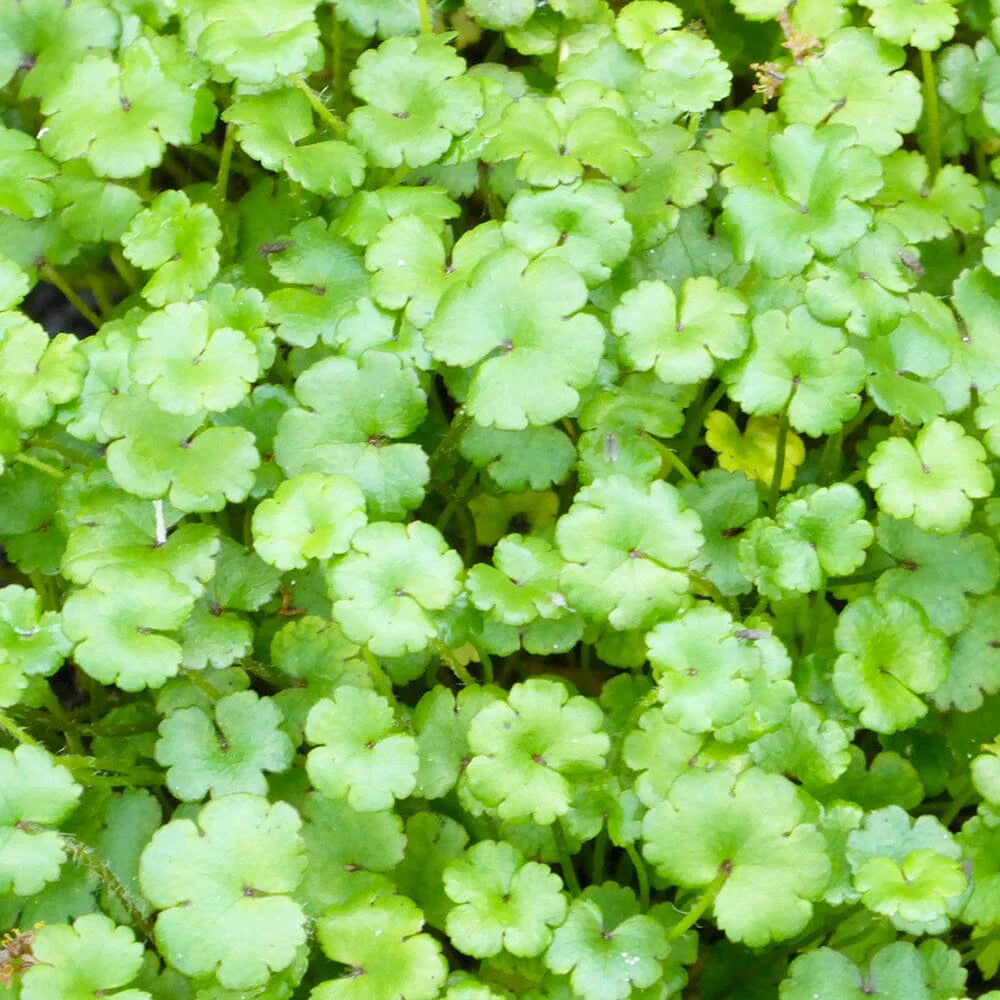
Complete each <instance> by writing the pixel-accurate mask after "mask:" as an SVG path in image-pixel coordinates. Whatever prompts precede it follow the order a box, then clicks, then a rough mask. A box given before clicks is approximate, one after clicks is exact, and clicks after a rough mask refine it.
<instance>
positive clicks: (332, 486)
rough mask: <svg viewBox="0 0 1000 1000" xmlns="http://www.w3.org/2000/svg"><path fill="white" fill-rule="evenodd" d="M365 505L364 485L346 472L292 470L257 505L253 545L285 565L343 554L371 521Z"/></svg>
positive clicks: (274, 562) (281, 566)
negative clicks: (352, 539) (327, 474)
mask: <svg viewBox="0 0 1000 1000" xmlns="http://www.w3.org/2000/svg"><path fill="white" fill-rule="evenodd" d="M364 507H365V498H364V495H363V494H362V492H361V489H360V488H359V487H358V485H357V483H356V482H355V481H354V480H353V479H350V478H348V477H347V476H324V475H322V474H321V473H318V472H306V473H302V474H301V475H298V476H293V477H292V478H291V479H288V480H286V481H285V482H283V483H282V484H281V485H280V486H279V487H278V489H277V490H275V493H274V496H273V497H270V498H268V499H267V500H264V501H263V502H262V503H261V504H259V505H258V507H257V509H256V510H255V511H254V514H253V534H254V548H255V550H256V551H257V553H258V554H259V555H260V556H261V558H262V559H264V560H265V561H266V562H269V563H271V565H273V566H277V567H278V569H281V570H289V569H295V568H296V567H302V566H305V565H306V563H307V562H308V561H309V560H310V559H320V560H323V559H329V558H330V557H331V556H333V555H340V554H342V553H344V552H346V551H347V550H348V549H349V548H350V544H351V538H352V537H353V536H354V533H355V532H356V531H357V530H358V528H360V527H361V526H362V525H364V524H366V523H367V518H366V517H365V512H364Z"/></svg>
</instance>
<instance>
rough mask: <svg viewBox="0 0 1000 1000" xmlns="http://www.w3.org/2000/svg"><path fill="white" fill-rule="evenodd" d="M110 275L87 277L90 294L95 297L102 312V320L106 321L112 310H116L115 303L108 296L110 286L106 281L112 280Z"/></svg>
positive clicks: (101, 274) (102, 274) (89, 275)
mask: <svg viewBox="0 0 1000 1000" xmlns="http://www.w3.org/2000/svg"><path fill="white" fill-rule="evenodd" d="M110 277H111V276H110V275H108V274H104V273H100V274H88V275H87V279H86V280H87V287H88V288H89V289H90V294H91V295H93V296H94V301H95V302H96V303H97V308H98V309H99V310H100V312H101V319H102V320H103V319H106V318H107V317H108V315H109V314H110V312H111V310H112V309H114V307H115V306H114V303H113V302H112V301H111V296H110V295H109V294H108V284H107V281H106V280H105V279H106V278H110Z"/></svg>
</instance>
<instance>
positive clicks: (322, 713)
mask: <svg viewBox="0 0 1000 1000" xmlns="http://www.w3.org/2000/svg"><path fill="white" fill-rule="evenodd" d="M396 730H397V726H396V722H395V719H394V718H393V713H392V708H391V707H390V706H389V703H388V702H387V701H386V700H385V698H383V697H381V695H377V694H375V692H374V691H365V690H362V689H360V688H355V687H342V688H339V689H338V690H337V691H335V692H334V694H333V697H332V698H323V699H321V700H320V701H318V702H316V704H315V705H314V706H313V708H312V710H311V711H310V712H309V717H308V718H307V719H306V726H305V735H306V738H307V739H308V740H309V742H310V743H316V744H319V746H318V747H317V748H316V749H314V750H311V751H310V752H309V756H308V757H307V758H306V771H307V773H308V774H309V778H310V780H311V781H312V783H313V785H314V786H315V787H316V789H317V790H318V791H319V792H320V793H321V794H323V795H325V796H326V797H327V798H330V799H346V800H347V803H348V804H349V805H350V806H351V808H352V809H357V810H358V811H359V812H377V811H378V810H380V809H389V808H391V807H392V805H393V803H394V802H395V800H396V799H405V798H406V797H407V796H408V795H409V794H410V793H411V792H412V791H413V789H414V787H415V786H416V778H415V777H414V775H415V774H416V771H417V764H418V760H417V744H416V741H415V740H414V738H413V737H412V736H410V735H409V734H407V733H401V732H397V731H396Z"/></svg>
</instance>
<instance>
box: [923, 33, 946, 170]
mask: <svg viewBox="0 0 1000 1000" xmlns="http://www.w3.org/2000/svg"><path fill="white" fill-rule="evenodd" d="M920 68H921V70H922V71H923V77H924V111H925V112H926V113H927V171H928V178H927V179H928V181H929V182H930V183H933V182H934V178H935V177H936V176H937V172H938V171H939V170H940V169H941V117H940V114H939V112H938V98H937V83H936V81H935V79H934V60H933V58H932V57H931V54H930V52H926V51H924V50H923V49H921V50H920Z"/></svg>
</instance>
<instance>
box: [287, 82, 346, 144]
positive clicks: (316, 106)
mask: <svg viewBox="0 0 1000 1000" xmlns="http://www.w3.org/2000/svg"><path fill="white" fill-rule="evenodd" d="M289 79H290V80H291V81H292V83H293V84H294V85H295V86H296V87H298V88H299V90H301V91H302V93H303V94H305V95H306V99H307V100H308V101H309V103H310V104H311V105H312V109H313V111H315V112H316V114H318V115H319V116H320V118H321V119H322V120H323V122H324V124H325V125H326V126H327V128H329V129H330V130H331V131H332V132H336V133H337V135H343V134H344V133H345V132H346V131H347V126H346V125H345V124H344V123H343V122H342V121H341V120H340V119H339V118H338V117H337V116H336V115H335V114H334V113H333V112H332V111H331V110H330V109H329V108H328V107H327V106H326V105H325V104H324V103H323V101H322V100H321V98H320V96H319V94H317V93H316V91H315V90H313V89H312V87H310V86H309V84H308V83H306V81H305V80H303V79H302V77H301V76H298V75H295V76H292V77H290V78H289Z"/></svg>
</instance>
